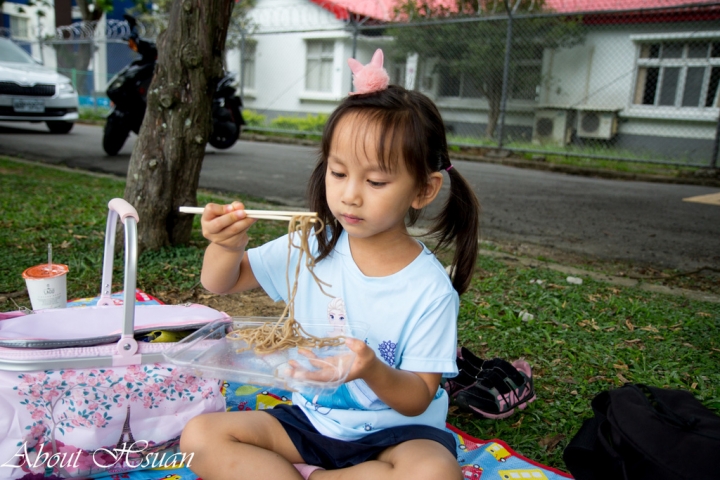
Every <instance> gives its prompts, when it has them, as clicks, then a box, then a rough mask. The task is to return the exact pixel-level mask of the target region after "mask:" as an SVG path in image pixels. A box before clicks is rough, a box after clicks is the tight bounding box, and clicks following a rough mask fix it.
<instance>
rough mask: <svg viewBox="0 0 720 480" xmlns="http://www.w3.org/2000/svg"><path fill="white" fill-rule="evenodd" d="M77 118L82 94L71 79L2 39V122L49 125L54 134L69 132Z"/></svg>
mask: <svg viewBox="0 0 720 480" xmlns="http://www.w3.org/2000/svg"><path fill="white" fill-rule="evenodd" d="M77 119H78V95H77V92H75V89H74V88H73V86H72V83H70V79H69V78H68V77H66V76H64V75H60V74H59V73H57V72H56V71H55V70H52V69H50V68H47V67H44V66H42V65H40V64H38V63H37V62H36V61H35V59H33V58H32V57H31V56H30V55H28V54H27V53H26V52H25V50H23V49H22V48H20V47H19V46H17V45H16V44H15V43H13V42H12V41H10V40H8V39H7V38H0V120H3V121H21V122H45V123H46V124H47V126H48V128H49V129H50V131H51V132H53V133H67V132H69V131H70V130H72V127H73V125H74V123H75V121H76V120H77Z"/></svg>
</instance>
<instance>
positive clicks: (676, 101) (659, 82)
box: [633, 40, 720, 108]
mask: <svg viewBox="0 0 720 480" xmlns="http://www.w3.org/2000/svg"><path fill="white" fill-rule="evenodd" d="M638 48H639V49H640V51H639V55H638V60H637V81H636V84H635V94H634V96H633V103H634V104H636V105H650V106H655V107H676V108H717V107H720V89H718V85H719V84H720V40H712V41H708V40H702V41H691V42H688V41H677V42H657V43H643V44H640V45H639V46H638Z"/></svg>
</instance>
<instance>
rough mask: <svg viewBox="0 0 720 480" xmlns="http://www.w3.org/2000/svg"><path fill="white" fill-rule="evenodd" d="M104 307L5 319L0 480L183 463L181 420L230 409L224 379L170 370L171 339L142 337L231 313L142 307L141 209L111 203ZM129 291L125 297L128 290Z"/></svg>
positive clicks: (0, 320)
mask: <svg viewBox="0 0 720 480" xmlns="http://www.w3.org/2000/svg"><path fill="white" fill-rule="evenodd" d="M109 208H110V213H109V216H108V223H107V229H106V238H105V254H104V261H103V283H102V286H103V288H102V289H101V297H100V301H99V302H98V306H95V307H81V308H66V309H51V310H41V311H38V312H32V313H30V314H28V315H17V316H16V315H3V316H2V317H0V432H6V433H5V434H4V436H3V437H0V479H5V478H27V479H31V478H33V479H35V478H41V477H55V478H71V477H79V478H90V477H97V476H103V475H108V474H118V473H123V472H128V471H132V470H138V469H146V468H158V467H178V466H180V465H181V464H185V465H187V463H188V462H189V461H191V458H187V457H185V456H183V454H182V453H180V452H179V445H178V444H179V438H180V433H181V432H182V429H183V427H184V426H185V424H186V423H187V422H188V421H189V420H190V419H191V418H192V417H194V416H196V415H199V414H201V413H205V412H214V411H224V410H225V399H224V397H223V395H222V392H221V387H222V382H221V381H218V380H213V379H204V378H200V377H196V376H193V375H192V374H191V372H188V371H184V370H182V369H178V368H176V367H175V366H173V365H172V364H169V363H166V362H165V359H164V357H163V351H165V350H166V349H167V348H168V347H170V346H172V345H173V343H149V342H143V341H140V342H138V341H137V340H136V335H137V334H138V333H141V332H143V331H154V330H163V331H170V332H172V331H181V330H182V331H185V330H192V329H196V328H199V327H200V326H202V325H205V324H207V323H209V322H212V321H215V320H219V319H223V318H227V315H226V314H224V313H222V312H218V311H217V310H214V309H212V308H209V307H205V306H202V305H152V306H138V307H137V308H136V307H135V297H134V292H135V283H136V271H137V270H136V269H137V254H136V251H137V249H136V245H137V212H136V211H135V209H134V208H133V207H132V206H131V205H130V204H128V203H127V202H125V201H124V200H122V199H114V200H112V201H111V202H110V204H109ZM118 217H120V219H121V220H122V222H123V224H124V225H125V279H124V292H125V298H124V302H123V305H122V306H118V305H114V302H113V301H112V300H111V298H110V296H111V295H110V285H112V277H111V275H112V257H113V245H114V240H115V227H116V224H117V220H118ZM128 292H130V294H128Z"/></svg>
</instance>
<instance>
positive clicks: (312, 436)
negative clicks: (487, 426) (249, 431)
mask: <svg viewBox="0 0 720 480" xmlns="http://www.w3.org/2000/svg"><path fill="white" fill-rule="evenodd" d="M264 411H265V412H267V413H269V414H270V415H272V416H273V417H275V418H277V419H278V421H279V422H280V423H281V424H282V426H283V427H284V428H285V431H286V432H287V434H288V436H289V437H290V440H292V442H293V444H294V445H295V448H297V451H298V452H299V453H300V456H301V457H302V458H303V460H304V461H305V463H307V464H309V465H317V466H319V467H323V468H325V469H327V470H333V469H337V468H346V467H351V466H353V465H357V464H359V463H363V462H366V461H368V460H372V459H374V458H376V457H377V456H378V455H379V454H380V453H381V452H382V451H383V450H385V449H386V448H388V447H392V446H394V445H398V444H400V443H402V442H406V441H408V440H420V439H424V440H433V441H435V442H438V443H439V444H441V445H442V446H443V447H445V448H447V449H448V451H449V452H450V453H451V454H452V456H453V457H456V456H457V455H456V452H457V451H456V447H455V438H454V437H453V435H452V434H451V433H450V432H448V431H446V430H440V429H438V428H435V427H429V426H427V425H405V426H400V427H391V428H386V429H383V430H380V431H378V432H373V433H369V434H367V435H366V436H364V437H362V438H360V439H358V440H353V441H345V440H336V439H334V438H330V437H326V436H325V435H322V434H321V433H320V432H318V431H317V430H316V429H315V427H314V426H313V424H312V423H310V420H308V418H307V416H306V415H305V413H303V411H302V410H300V407H298V406H297V405H277V406H276V407H275V408H273V409H269V410H264Z"/></svg>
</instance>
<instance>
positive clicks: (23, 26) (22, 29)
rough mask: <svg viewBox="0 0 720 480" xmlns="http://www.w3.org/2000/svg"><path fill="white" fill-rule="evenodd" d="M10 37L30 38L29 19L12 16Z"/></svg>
mask: <svg viewBox="0 0 720 480" xmlns="http://www.w3.org/2000/svg"><path fill="white" fill-rule="evenodd" d="M10 35H11V36H12V38H30V31H29V29H28V19H27V18H25V17H18V16H16V15H10Z"/></svg>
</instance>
